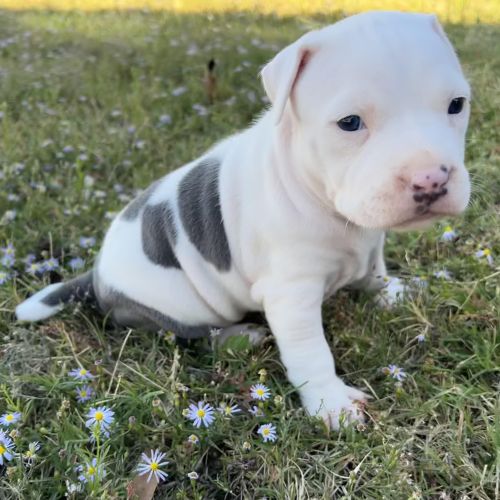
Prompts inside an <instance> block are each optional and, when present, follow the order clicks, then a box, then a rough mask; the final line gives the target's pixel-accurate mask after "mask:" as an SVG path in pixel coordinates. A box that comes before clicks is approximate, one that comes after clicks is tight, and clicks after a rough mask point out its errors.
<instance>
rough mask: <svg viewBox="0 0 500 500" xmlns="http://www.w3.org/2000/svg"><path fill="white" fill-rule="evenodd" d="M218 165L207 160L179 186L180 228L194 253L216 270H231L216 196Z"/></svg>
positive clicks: (192, 171)
mask: <svg viewBox="0 0 500 500" xmlns="http://www.w3.org/2000/svg"><path fill="white" fill-rule="evenodd" d="M219 171H220V163H219V161H217V160H216V159H207V160H204V161H202V162H200V163H199V164H198V165H196V166H195V167H194V168H192V169H191V170H190V171H189V172H188V174H187V175H186V176H185V177H184V178H183V179H182V181H181V183H180V184H179V191H178V198H179V213H180V217H181V221H182V225H183V226H184V229H185V230H186V233H187V235H188V237H189V240H190V241H191V243H192V244H193V245H194V246H195V247H196V248H197V250H198V252H200V254H201V255H202V256H203V257H204V258H205V260H207V261H208V262H210V263H212V264H213V265H214V266H215V267H216V268H217V269H218V270H219V271H229V269H230V268H231V251H230V250H229V243H228V241H227V235H226V231H225V229H224V221H223V219H222V211H221V207H220V196H219Z"/></svg>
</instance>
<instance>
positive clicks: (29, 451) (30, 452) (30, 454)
mask: <svg viewBox="0 0 500 500" xmlns="http://www.w3.org/2000/svg"><path fill="white" fill-rule="evenodd" d="M33 455H34V453H33V452H32V451H31V450H28V451H27V452H26V456H27V457H28V458H31V457H32V456H33Z"/></svg>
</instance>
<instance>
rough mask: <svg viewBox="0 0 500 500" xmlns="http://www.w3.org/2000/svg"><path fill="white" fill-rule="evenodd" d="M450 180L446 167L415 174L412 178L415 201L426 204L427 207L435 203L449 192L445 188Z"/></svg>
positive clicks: (442, 166)
mask: <svg viewBox="0 0 500 500" xmlns="http://www.w3.org/2000/svg"><path fill="white" fill-rule="evenodd" d="M448 179H449V172H448V167H446V166H445V165H441V166H440V167H439V168H434V169H429V170H421V171H419V172H415V173H414V174H413V175H412V177H411V188H412V190H413V192H414V194H413V199H414V200H415V201H416V202H417V203H425V204H426V205H430V204H431V203H434V202H435V201H436V200H437V199H438V198H440V197H441V196H444V195H445V194H446V193H447V192H448V189H447V188H446V187H445V186H446V184H447V182H448Z"/></svg>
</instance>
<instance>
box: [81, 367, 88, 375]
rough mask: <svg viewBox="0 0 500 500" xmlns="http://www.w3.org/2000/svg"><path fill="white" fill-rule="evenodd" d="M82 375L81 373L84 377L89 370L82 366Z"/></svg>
mask: <svg viewBox="0 0 500 500" xmlns="http://www.w3.org/2000/svg"><path fill="white" fill-rule="evenodd" d="M80 375H81V376H82V377H84V376H85V375H87V370H85V368H82V369H81V370H80Z"/></svg>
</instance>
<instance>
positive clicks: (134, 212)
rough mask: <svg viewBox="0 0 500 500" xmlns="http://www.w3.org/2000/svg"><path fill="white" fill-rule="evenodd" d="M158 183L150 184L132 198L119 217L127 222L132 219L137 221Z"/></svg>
mask: <svg viewBox="0 0 500 500" xmlns="http://www.w3.org/2000/svg"><path fill="white" fill-rule="evenodd" d="M158 182H159V181H156V182H153V184H151V186H149V187H148V188H147V189H145V190H144V191H143V192H142V193H141V194H140V195H139V196H137V197H136V198H134V199H133V200H132V201H131V202H130V203H129V204H128V205H127V207H126V208H125V210H124V211H123V213H122V215H121V217H122V219H125V220H128V221H132V220H134V219H137V217H138V216H139V213H140V212H141V210H142V208H143V207H144V206H145V205H146V203H147V202H148V200H149V198H150V197H151V195H152V194H153V192H154V190H155V189H156V186H157V185H158Z"/></svg>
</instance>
